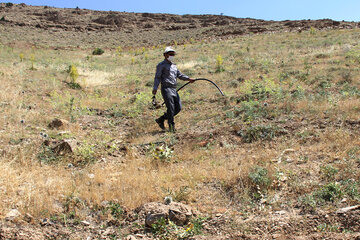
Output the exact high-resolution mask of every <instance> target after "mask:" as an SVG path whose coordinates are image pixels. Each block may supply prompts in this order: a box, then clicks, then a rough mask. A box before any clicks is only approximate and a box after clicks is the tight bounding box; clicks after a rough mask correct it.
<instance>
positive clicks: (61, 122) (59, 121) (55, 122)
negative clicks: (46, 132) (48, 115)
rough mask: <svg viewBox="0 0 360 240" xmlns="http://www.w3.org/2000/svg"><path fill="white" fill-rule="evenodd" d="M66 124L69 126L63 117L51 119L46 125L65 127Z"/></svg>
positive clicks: (53, 127)
mask: <svg viewBox="0 0 360 240" xmlns="http://www.w3.org/2000/svg"><path fill="white" fill-rule="evenodd" d="M67 126H69V122H68V121H66V120H64V119H59V118H55V119H53V120H52V121H51V122H50V123H49V125H48V127H49V128H51V129H55V128H56V129H59V128H65V127H67Z"/></svg>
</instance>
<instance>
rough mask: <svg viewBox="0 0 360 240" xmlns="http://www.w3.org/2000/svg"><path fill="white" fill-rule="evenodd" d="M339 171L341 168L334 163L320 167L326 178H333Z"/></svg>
mask: <svg viewBox="0 0 360 240" xmlns="http://www.w3.org/2000/svg"><path fill="white" fill-rule="evenodd" d="M338 172H339V169H337V168H335V167H333V166H332V165H326V166H321V167H320V173H321V174H322V175H323V177H324V178H325V179H326V180H333V179H334V177H335V175H336V174H337V173H338Z"/></svg>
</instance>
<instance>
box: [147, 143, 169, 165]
mask: <svg viewBox="0 0 360 240" xmlns="http://www.w3.org/2000/svg"><path fill="white" fill-rule="evenodd" d="M150 152H151V155H152V156H153V157H154V159H156V160H160V161H161V162H170V161H171V158H172V155H173V152H174V151H173V150H172V149H171V148H169V147H168V146H167V145H162V146H155V145H152V147H151V150H150Z"/></svg>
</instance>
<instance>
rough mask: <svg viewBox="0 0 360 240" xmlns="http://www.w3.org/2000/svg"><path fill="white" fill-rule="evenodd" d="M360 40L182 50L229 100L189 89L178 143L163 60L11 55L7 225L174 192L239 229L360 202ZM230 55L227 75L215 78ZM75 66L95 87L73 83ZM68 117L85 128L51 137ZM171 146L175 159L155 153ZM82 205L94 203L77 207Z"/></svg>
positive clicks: (4, 140) (185, 61) (0, 76)
mask: <svg viewBox="0 0 360 240" xmlns="http://www.w3.org/2000/svg"><path fill="white" fill-rule="evenodd" d="M359 35H360V32H359V30H336V31H321V32H312V33H310V32H303V33H281V34H276V35H271V34H265V35H251V36H243V37H240V38H237V39H233V40H227V41H218V42H195V43H192V44H188V45H181V46H177V47H176V49H177V50H178V55H177V57H176V58H177V63H178V67H179V69H180V70H182V71H183V72H185V73H187V74H189V75H191V76H192V77H206V78H209V79H212V80H214V81H216V82H217V83H218V84H219V86H220V87H221V88H222V89H223V91H224V92H225V94H226V97H221V96H220V95H219V94H218V93H217V91H216V89H215V88H213V87H212V86H211V85H210V84H207V83H204V82H199V83H195V84H193V85H191V86H188V87H187V88H186V89H185V90H184V91H182V93H181V96H182V100H183V105H184V109H183V112H181V113H180V115H179V116H177V117H176V122H177V128H178V133H177V134H175V135H171V134H168V133H161V132H159V131H158V129H157V126H156V125H155V122H154V119H155V118H156V117H157V116H159V115H160V114H161V113H162V111H163V110H164V108H162V109H158V110H153V109H150V101H151V84H152V81H153V75H154V70H155V66H156V64H157V63H158V62H159V61H161V60H162V54H161V52H162V49H138V50H133V51H120V52H119V51H116V50H115V49H114V50H112V51H110V50H109V51H106V53H105V54H104V55H101V56H92V55H91V51H90V50H88V51H85V50H52V49H44V48H32V49H29V48H26V47H24V46H22V45H20V44H19V45H16V44H15V46H11V47H10V46H3V45H1V46H0V53H1V54H0V62H1V64H0V80H1V83H2V88H1V90H0V94H1V95H0V96H1V97H0V109H1V112H2V118H0V122H1V125H2V126H3V128H2V129H1V149H2V150H1V156H0V157H1V159H0V169H1V170H0V171H1V174H0V185H1V187H0V192H1V194H0V200H1V202H2V204H1V208H0V216H4V215H5V214H6V213H7V212H8V211H9V210H10V209H12V208H17V209H19V210H20V211H21V212H23V213H25V212H28V213H30V214H32V215H33V216H34V217H36V218H37V217H44V216H50V215H52V214H56V213H57V214H60V213H61V214H62V213H65V214H67V213H68V212H70V211H75V214H76V216H77V217H78V218H79V219H85V218H86V216H87V212H86V211H83V210H82V209H84V208H87V207H93V206H95V205H97V204H100V203H101V202H102V201H104V200H108V201H114V200H115V199H116V200H117V201H118V202H119V203H120V204H121V206H123V207H124V208H130V209H132V208H135V207H138V206H140V205H141V204H143V203H145V202H149V201H161V200H162V199H163V198H164V197H165V196H166V195H169V194H170V195H172V196H173V197H174V198H175V199H176V200H179V201H184V202H186V203H188V204H190V205H192V206H194V207H195V208H197V209H199V210H200V212H202V213H204V214H212V213H226V214H229V215H231V216H236V217H234V218H233V219H234V224H235V225H234V226H240V225H241V223H242V221H243V220H244V219H247V218H248V217H249V216H253V215H254V214H255V213H257V212H261V213H262V214H263V216H266V215H272V214H273V213H274V212H276V211H280V210H286V211H289V212H291V211H292V210H294V209H300V210H301V211H303V212H306V213H313V212H314V211H315V212H316V211H318V210H321V209H322V210H326V211H327V210H329V209H336V208H338V207H341V206H348V205H353V204H359V197H360V196H359V190H360V189H359V186H360V183H359V181H358V179H359V177H360V171H359V168H358V165H359V164H360V162H359V161H360V139H359V122H358V119H360V108H359V106H360V102H359V96H360V88H359V87H360V86H359V85H360V82H359V77H360V72H359V70H360V68H359V63H360V47H359V45H358V39H359ZM21 54H23V58H24V59H23V60H22V61H21V57H20V55H21ZM218 55H221V57H222V59H223V67H224V70H225V71H223V72H216V70H217V67H219V66H217V62H216V59H217V57H218ZM32 62H33V64H34V68H35V69H34V70H30V68H31V66H32ZM70 64H74V65H75V66H76V67H77V69H78V71H79V74H80V76H79V78H78V79H77V82H78V83H79V84H80V85H81V86H83V88H82V90H74V89H70V88H69V86H68V85H67V84H66V83H65V81H70V78H69V76H68V73H67V72H66V70H67V69H68V67H69V65H70ZM149 86H150V87H149ZM72 98H73V100H71V99H72ZM158 99H160V96H158ZM55 117H59V118H62V119H66V120H69V121H71V120H73V121H72V122H71V123H70V125H69V126H68V127H66V128H65V129H63V130H50V129H48V128H47V125H48V123H49V122H50V121H51V120H52V119H53V118H55ZM22 119H23V120H24V121H25V123H23V124H22V123H20V120H22ZM41 132H46V133H47V134H48V135H49V138H51V139H75V140H76V141H77V142H78V148H77V149H76V150H75V152H74V154H73V155H70V156H64V157H58V158H56V156H54V155H53V154H51V153H49V152H48V151H47V149H44V147H43V146H42V142H43V139H42V137H41V136H40V133H41ZM158 142H163V143H165V145H166V146H168V147H170V149H169V150H166V149H165V147H164V146H163V148H162V147H161V144H151V143H158ZM162 149H165V150H164V151H163V150H162ZM289 149H290V150H289ZM166 153H171V154H170V155H169V156H168V155H166ZM39 156H41V160H39ZM158 156H160V157H158ZM69 163H71V164H73V165H74V166H75V167H74V168H68V167H67V166H68V164H69ZM92 174H93V175H92ZM75 198H76V199H80V201H83V202H84V204H83V205H79V204H78V205H76V204H73V205H71V206H70V207H69V202H71V201H75V200H73V199H75ZM344 198H346V201H341V200H343V199H344ZM69 199H70V200H69ZM85 206H86V207H85ZM334 225H336V223H334ZM236 229H238V230H239V229H240V230H241V228H240V227H237V228H236Z"/></svg>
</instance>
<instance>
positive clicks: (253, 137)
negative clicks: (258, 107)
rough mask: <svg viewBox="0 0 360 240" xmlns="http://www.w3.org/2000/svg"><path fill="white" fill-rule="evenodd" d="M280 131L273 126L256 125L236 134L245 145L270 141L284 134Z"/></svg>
mask: <svg viewBox="0 0 360 240" xmlns="http://www.w3.org/2000/svg"><path fill="white" fill-rule="evenodd" d="M285 133H286V132H285V131H284V130H282V129H279V128H277V127H273V126H265V125H258V126H253V127H248V128H247V129H245V130H241V131H238V132H237V134H238V135H239V136H240V137H241V138H242V140H243V142H245V143H252V142H255V141H258V140H271V139H273V138H274V137H276V136H279V135H282V134H285Z"/></svg>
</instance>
